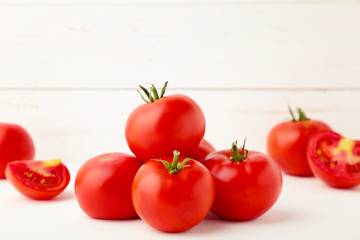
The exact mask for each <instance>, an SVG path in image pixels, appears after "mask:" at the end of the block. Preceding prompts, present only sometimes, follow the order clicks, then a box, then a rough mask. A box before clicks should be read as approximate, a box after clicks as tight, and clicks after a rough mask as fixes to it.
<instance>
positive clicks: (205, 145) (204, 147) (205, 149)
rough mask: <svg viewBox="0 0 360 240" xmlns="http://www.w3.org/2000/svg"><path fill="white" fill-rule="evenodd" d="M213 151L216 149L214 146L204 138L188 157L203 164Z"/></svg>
mask: <svg viewBox="0 0 360 240" xmlns="http://www.w3.org/2000/svg"><path fill="white" fill-rule="evenodd" d="M215 151H216V149H215V148H214V146H213V145H211V143H209V142H208V141H207V140H206V139H205V138H204V139H203V140H201V142H200V144H199V146H198V148H197V149H196V150H195V151H194V152H193V153H191V154H190V155H189V157H190V158H191V159H195V160H198V161H199V162H203V161H204V159H205V157H206V156H207V155H209V154H210V153H212V152H215Z"/></svg>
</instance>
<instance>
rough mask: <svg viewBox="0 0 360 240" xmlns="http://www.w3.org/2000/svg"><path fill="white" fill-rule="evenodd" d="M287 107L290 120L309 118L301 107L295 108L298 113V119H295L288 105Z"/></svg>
mask: <svg viewBox="0 0 360 240" xmlns="http://www.w3.org/2000/svg"><path fill="white" fill-rule="evenodd" d="M288 108H289V112H290V115H291V121H292V122H298V121H305V120H309V118H308V117H306V114H305V112H304V111H303V110H302V109H301V108H297V111H298V114H299V119H298V120H296V119H295V115H294V113H293V111H292V109H291V107H290V105H289V106H288Z"/></svg>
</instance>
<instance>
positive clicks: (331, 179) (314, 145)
mask: <svg viewBox="0 0 360 240" xmlns="http://www.w3.org/2000/svg"><path fill="white" fill-rule="evenodd" d="M307 156H308V161H309V164H310V167H311V169H312V171H313V172H314V174H315V176H317V177H318V178H320V179H321V180H322V181H324V182H325V183H326V184H328V185H329V186H332V187H336V188H351V187H354V186H357V185H359V184H360V141H357V140H351V139H348V138H345V137H343V136H341V135H340V134H338V133H336V132H333V131H321V132H318V133H315V134H314V135H312V136H311V138H310V140H309V143H308V147H307Z"/></svg>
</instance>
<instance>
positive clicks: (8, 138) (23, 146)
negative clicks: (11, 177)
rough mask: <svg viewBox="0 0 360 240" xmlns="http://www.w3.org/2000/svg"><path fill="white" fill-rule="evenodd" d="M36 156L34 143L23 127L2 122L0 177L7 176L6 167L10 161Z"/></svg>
mask: <svg viewBox="0 0 360 240" xmlns="http://www.w3.org/2000/svg"><path fill="white" fill-rule="evenodd" d="M34 156H35V147H34V143H33V141H32V138H31V136H30V135H29V133H28V132H27V131H26V130H25V129H24V128H23V127H21V126H19V125H16V124H10V123H0V178H5V169H6V166H7V164H8V163H9V162H12V161H15V160H33V159H34Z"/></svg>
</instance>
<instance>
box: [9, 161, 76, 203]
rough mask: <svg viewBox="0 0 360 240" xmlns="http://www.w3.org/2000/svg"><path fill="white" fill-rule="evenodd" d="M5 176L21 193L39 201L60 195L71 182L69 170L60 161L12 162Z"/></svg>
mask: <svg viewBox="0 0 360 240" xmlns="http://www.w3.org/2000/svg"><path fill="white" fill-rule="evenodd" d="M5 175H6V179H8V180H9V182H10V183H11V184H12V185H13V186H14V187H15V188H16V189H17V190H18V191H19V192H20V193H22V194H24V195H25V196H27V197H29V198H33V199H37V200H48V199H51V198H53V197H55V196H57V195H59V194H60V193H61V192H62V191H64V189H65V188H66V187H67V185H68V184H69V182H70V173H69V170H68V169H67V167H66V166H65V165H64V164H63V163H62V162H61V161H60V159H54V160H47V161H14V162H10V163H9V164H8V166H7V168H6V171H5Z"/></svg>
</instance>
